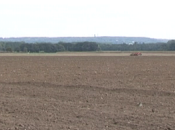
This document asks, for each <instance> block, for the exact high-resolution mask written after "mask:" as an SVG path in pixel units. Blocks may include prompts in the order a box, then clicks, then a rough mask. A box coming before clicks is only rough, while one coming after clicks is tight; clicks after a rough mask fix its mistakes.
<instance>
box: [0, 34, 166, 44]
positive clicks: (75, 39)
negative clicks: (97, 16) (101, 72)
mask: <svg viewBox="0 0 175 130" xmlns="http://www.w3.org/2000/svg"><path fill="white" fill-rule="evenodd" d="M0 41H12V42H22V41H23V42H26V43H37V42H50V43H58V42H83V41H89V42H97V43H112V44H120V43H127V44H129V43H133V42H137V43H158V42H167V41H168V39H155V38H147V37H117V36H116V37H114V36H113V37H111V36H102V37H10V38H0Z"/></svg>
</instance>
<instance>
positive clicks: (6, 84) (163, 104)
mask: <svg viewBox="0 0 175 130" xmlns="http://www.w3.org/2000/svg"><path fill="white" fill-rule="evenodd" d="M68 129H70V130H173V129H175V57H174V56H142V57H130V56H120V57H116V56H100V57H99V56H71V57H69V56H59V57H58V56H33V57H31V56H1V57H0V130H68Z"/></svg>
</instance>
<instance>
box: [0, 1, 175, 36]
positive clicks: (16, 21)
mask: <svg viewBox="0 0 175 130" xmlns="http://www.w3.org/2000/svg"><path fill="white" fill-rule="evenodd" d="M174 2H175V1H174V0H0V37H24V36H26V37H32V36H34V37H40V36H46V37H60V36H73V37H74V36H94V34H95V35H97V36H144V37H151V38H166V39H175V33H174V30H175V16H174V5H175V4H174Z"/></svg>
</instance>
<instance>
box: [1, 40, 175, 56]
mask: <svg viewBox="0 0 175 130" xmlns="http://www.w3.org/2000/svg"><path fill="white" fill-rule="evenodd" d="M0 51H1V52H31V53H39V52H46V53H54V52H61V51H175V40H169V41H168V42H167V43H137V42H135V43H133V44H126V43H123V44H104V43H96V42H77V43H66V42H58V43H56V44H53V43H25V42H0Z"/></svg>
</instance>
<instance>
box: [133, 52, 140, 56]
mask: <svg viewBox="0 0 175 130" xmlns="http://www.w3.org/2000/svg"><path fill="white" fill-rule="evenodd" d="M130 56H142V53H141V52H133V53H131V54H130Z"/></svg>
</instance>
